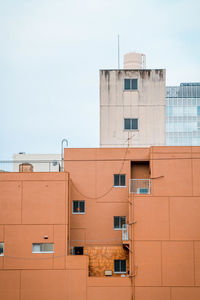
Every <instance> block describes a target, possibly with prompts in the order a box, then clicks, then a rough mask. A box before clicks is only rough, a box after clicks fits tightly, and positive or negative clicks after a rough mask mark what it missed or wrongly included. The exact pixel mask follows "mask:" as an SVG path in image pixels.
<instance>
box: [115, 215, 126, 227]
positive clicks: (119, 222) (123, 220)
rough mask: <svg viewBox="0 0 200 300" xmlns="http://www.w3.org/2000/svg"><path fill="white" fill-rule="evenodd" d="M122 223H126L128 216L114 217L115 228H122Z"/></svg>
mask: <svg viewBox="0 0 200 300" xmlns="http://www.w3.org/2000/svg"><path fill="white" fill-rule="evenodd" d="M122 225H126V217H114V229H115V230H118V229H122Z"/></svg>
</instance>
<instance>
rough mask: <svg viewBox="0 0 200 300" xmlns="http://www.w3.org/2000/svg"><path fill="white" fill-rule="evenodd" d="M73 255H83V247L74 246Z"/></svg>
mask: <svg viewBox="0 0 200 300" xmlns="http://www.w3.org/2000/svg"><path fill="white" fill-rule="evenodd" d="M73 255H83V247H73Z"/></svg>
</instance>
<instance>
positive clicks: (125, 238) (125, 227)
mask: <svg viewBox="0 0 200 300" xmlns="http://www.w3.org/2000/svg"><path fill="white" fill-rule="evenodd" d="M128 240H129V225H128V224H123V225H122V241H128Z"/></svg>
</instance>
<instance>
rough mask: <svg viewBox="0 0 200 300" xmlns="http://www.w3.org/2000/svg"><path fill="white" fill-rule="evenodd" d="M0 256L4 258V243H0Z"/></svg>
mask: <svg viewBox="0 0 200 300" xmlns="http://www.w3.org/2000/svg"><path fill="white" fill-rule="evenodd" d="M0 256H4V243H0Z"/></svg>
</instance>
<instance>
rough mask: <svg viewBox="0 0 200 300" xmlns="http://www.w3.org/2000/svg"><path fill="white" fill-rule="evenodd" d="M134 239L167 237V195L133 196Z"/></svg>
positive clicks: (165, 238)
mask: <svg viewBox="0 0 200 300" xmlns="http://www.w3.org/2000/svg"><path fill="white" fill-rule="evenodd" d="M134 219H135V220H136V223H135V225H134V239H135V240H167V239H169V205H168V198H167V197H139V198H137V197H135V199H134Z"/></svg>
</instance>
